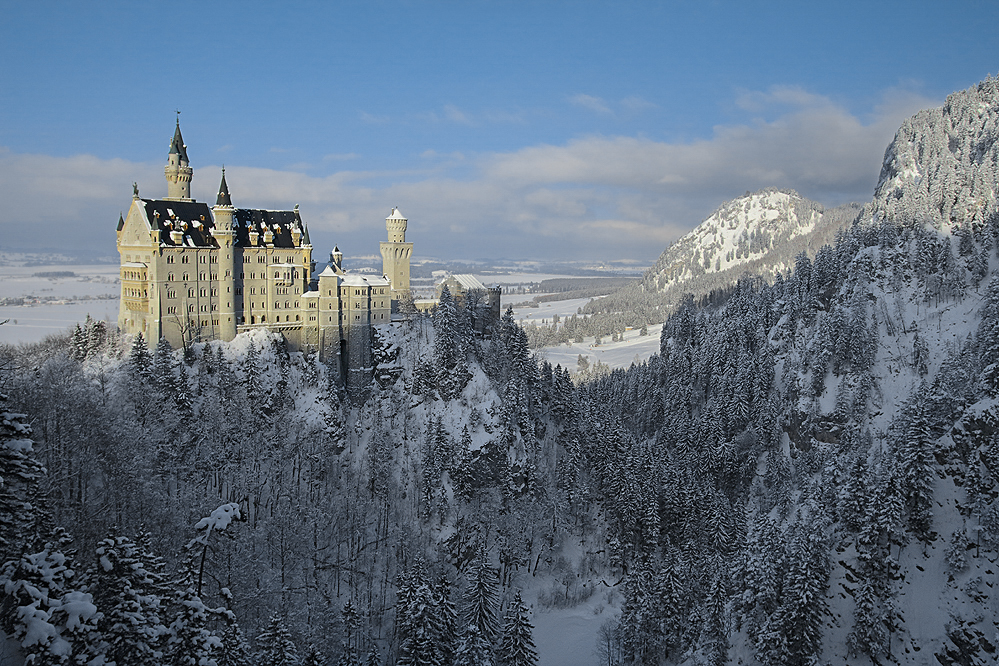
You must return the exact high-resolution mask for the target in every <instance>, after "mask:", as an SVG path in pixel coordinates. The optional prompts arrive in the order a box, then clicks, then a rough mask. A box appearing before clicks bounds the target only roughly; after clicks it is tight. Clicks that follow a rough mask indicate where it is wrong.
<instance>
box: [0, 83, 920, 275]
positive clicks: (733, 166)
mask: <svg viewBox="0 0 999 666" xmlns="http://www.w3.org/2000/svg"><path fill="white" fill-rule="evenodd" d="M629 99H631V102H629V103H630V104H632V105H635V104H645V102H643V101H641V100H640V98H629ZM734 101H735V104H736V106H737V107H738V108H739V109H741V110H742V111H743V112H745V113H748V114H750V116H749V118H748V119H747V120H744V121H743V122H741V123H737V124H731V125H723V126H717V127H715V128H714V131H713V133H712V135H711V136H710V137H707V138H703V139H700V140H696V141H691V142H685V143H669V142H664V141H657V140H653V139H650V138H646V137H642V136H604V135H593V136H582V137H578V138H576V139H574V140H572V141H569V142H567V143H565V144H563V145H534V146H529V147H525V148H523V149H520V150H517V151H513V152H505V153H488V154H479V155H476V156H463V158H462V159H460V160H458V159H450V160H444V161H441V162H434V164H432V165H429V166H428V160H427V159H425V158H426V155H425V156H424V159H421V158H420V157H416V156H414V158H413V160H412V162H411V164H410V165H409V167H410V168H408V169H406V170H386V171H381V172H364V171H347V170H343V171H338V172H336V173H333V174H331V175H328V176H315V175H310V174H307V173H300V172H294V171H279V170H271V169H259V168H248V167H239V166H238V165H227V167H226V177H227V181H228V183H229V186H230V190H231V192H232V196H233V201H234V203H235V204H236V205H237V206H246V207H269V208H290V207H292V206H293V205H294V204H296V203H298V204H300V205H301V209H302V213H303V216H304V217H305V219H306V220H307V221H308V223H309V228H310V232H311V235H312V239H313V244H314V245H315V246H316V248H317V256H320V257H321V256H322V255H323V254H324V253H325V252H326V251H327V250H328V246H332V244H333V243H338V244H339V245H340V247H341V249H343V250H344V251H345V253H347V254H348V255H366V254H374V253H376V252H377V250H376V248H377V245H376V243H377V242H378V241H379V240H381V239H382V238H383V236H384V233H385V228H384V218H385V217H386V215H388V213H389V211H390V209H391V207H393V206H399V207H400V208H401V209H402V211H403V213H404V214H406V215H407V216H408V217H409V219H410V225H409V232H408V237H409V238H410V239H412V240H413V241H414V242H415V243H416V252H417V255H418V256H424V257H427V256H434V257H440V258H465V259H475V258H489V259H500V258H524V259H586V260H600V259H613V260H620V259H634V260H639V261H645V262H651V261H652V260H654V259H655V258H656V256H658V254H659V253H660V252H661V251H662V250H663V248H665V246H666V245H667V244H668V243H669V242H671V241H672V240H674V239H675V238H677V237H679V236H680V235H682V234H683V233H685V232H686V231H688V230H689V229H691V228H693V227H694V226H696V225H697V224H698V223H699V222H700V221H701V220H702V219H704V218H705V217H707V216H708V215H710V213H711V212H712V211H713V210H714V208H715V207H717V206H718V205H720V204H721V203H723V202H725V201H727V200H729V199H731V198H733V197H735V196H738V195H740V194H742V193H743V192H744V191H746V190H756V189H759V188H763V187H769V186H775V187H785V188H793V189H795V190H797V191H798V192H800V193H801V194H802V195H804V196H806V197H809V198H811V199H815V200H816V201H819V202H820V203H823V204H826V205H838V204H840V203H844V202H846V201H866V200H868V199H870V197H871V194H872V192H873V189H874V186H875V184H876V181H877V176H878V173H879V171H880V168H881V159H882V156H883V154H884V150H885V148H886V146H887V145H888V143H889V142H890V141H891V138H892V136H893V135H894V133H895V130H896V129H897V128H898V126H899V124H900V123H901V122H902V120H903V119H904V118H906V117H908V116H909V115H911V114H913V113H915V112H916V111H917V110H919V109H921V108H926V107H929V106H934V105H935V104H937V103H938V102H936V101H934V100H929V99H926V98H924V97H921V96H919V95H916V94H914V93H910V92H906V91H900V90H892V91H888V92H886V93H885V94H884V95H883V96H882V98H881V100H880V101H879V102H878V104H877V105H876V106H875V107H874V108H872V109H871V110H870V111H869V112H867V113H865V114H858V113H854V112H851V111H849V110H847V109H846V108H844V107H843V106H841V105H838V104H836V103H835V102H833V101H832V100H830V99H828V98H826V97H823V96H821V95H816V94H814V93H810V92H808V91H805V90H802V89H799V88H793V87H774V88H771V89H769V90H766V91H749V92H744V93H742V94H740V95H739V96H738V97H737V98H736V99H735V100H734ZM573 102H574V103H576V104H580V105H584V106H588V107H589V108H591V109H592V110H594V111H596V112H602V111H601V108H600V105H601V104H604V103H603V102H602V100H599V99H597V98H590V97H588V96H585V95H579V96H577V98H576V99H574V100H573ZM605 108H606V106H605ZM448 113H450V114H452V119H453V120H456V121H461V118H457V117H453V114H457V113H460V112H458V111H457V109H450V110H449V111H448ZM353 157H354V156H353V155H344V156H341V155H335V156H328V157H327V160H326V163H327V164H330V163H332V165H333V166H339V164H338V163H339V162H342V161H348V162H349V160H350V159H352V158H353ZM430 161H432V160H430ZM194 166H195V175H194V183H193V194H194V196H195V197H196V198H197V199H199V200H205V201H209V202H212V201H214V193H215V191H216V188H217V186H218V175H217V174H218V173H219V167H218V165H199V164H196V165H194ZM162 169H163V167H162V165H155V164H145V163H135V162H129V161H127V160H121V159H115V160H100V159H98V158H96V157H92V156H87V155H79V156H73V157H51V156H45V155H28V154H16V153H12V152H10V151H5V150H3V149H2V148H0V197H2V198H3V201H4V202H5V205H4V207H3V209H2V210H0V239H2V240H0V247H2V248H5V249H41V248H81V249H86V250H90V251H94V252H97V253H98V254H104V255H113V254H114V233H113V230H114V228H115V223H116V222H117V219H118V212H119V211H120V210H124V209H127V207H128V205H129V204H130V201H131V187H130V185H131V183H132V181H133V180H134V181H138V182H139V184H140V186H141V187H142V190H141V194H142V195H143V196H145V197H160V196H163V195H164V194H165V189H166V188H165V184H164V183H163V181H162V178H163V170H162Z"/></svg>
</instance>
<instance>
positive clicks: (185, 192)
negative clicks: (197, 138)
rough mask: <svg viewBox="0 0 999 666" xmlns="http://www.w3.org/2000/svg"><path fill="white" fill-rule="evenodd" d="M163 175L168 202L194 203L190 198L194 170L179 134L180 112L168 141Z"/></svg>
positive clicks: (182, 138)
mask: <svg viewBox="0 0 999 666" xmlns="http://www.w3.org/2000/svg"><path fill="white" fill-rule="evenodd" d="M163 173H164V174H165V175H166V180H167V195H166V198H167V199H168V200H172V201H194V200H193V199H192V198H191V178H192V177H193V176H194V169H192V168H191V164H190V161H189V160H188V159H187V146H185V145H184V137H183V136H181V134H180V111H178V112H177V127H176V128H175V129H174V131H173V139H171V140H170V153H169V154H168V155H167V163H166V166H165V167H163Z"/></svg>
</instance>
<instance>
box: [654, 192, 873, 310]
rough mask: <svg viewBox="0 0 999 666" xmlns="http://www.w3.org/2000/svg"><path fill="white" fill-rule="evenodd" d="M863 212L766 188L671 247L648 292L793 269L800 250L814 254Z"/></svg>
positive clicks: (725, 208) (730, 206)
mask: <svg viewBox="0 0 999 666" xmlns="http://www.w3.org/2000/svg"><path fill="white" fill-rule="evenodd" d="M859 212H860V206H858V205H857V204H847V205H845V206H840V207H838V208H832V209H828V210H827V209H825V208H824V207H823V206H822V205H821V204H819V203H816V202H814V201H811V200H809V199H805V198H804V197H802V196H801V195H799V194H798V193H797V192H795V191H794V190H780V189H775V188H767V189H764V190H760V191H759V192H754V193H752V194H750V193H748V192H747V193H746V194H745V195H743V196H741V197H738V198H736V199H733V200H732V201H729V202H728V203H725V204H723V205H722V206H720V207H719V208H718V210H716V211H715V212H714V213H712V214H711V215H710V216H709V217H708V218H707V219H706V220H704V221H703V222H701V223H700V224H699V225H697V227H696V228H694V229H693V230H692V231H691V232H690V233H688V234H687V235H685V236H683V237H682V238H680V239H679V240H678V241H676V242H675V243H673V244H672V245H670V246H669V247H668V248H666V250H665V251H664V252H663V253H662V255H660V257H659V259H658V261H656V264H655V266H654V267H653V268H652V269H651V270H650V271H649V272H648V273H647V274H646V275H645V277H644V278H643V284H644V286H645V288H646V289H649V290H653V291H664V290H666V289H668V288H671V289H675V288H677V287H681V286H682V285H686V286H684V287H683V288H684V289H686V290H688V291H699V289H697V283H698V282H703V283H708V282H709V283H711V284H716V283H717V280H710V281H706V280H703V277H704V276H712V275H716V276H721V275H723V274H724V275H725V276H727V277H728V279H730V280H733V281H734V280H735V279H737V278H738V277H739V276H740V275H742V274H743V273H745V272H749V273H751V274H761V273H767V274H773V273H774V272H775V271H786V270H787V269H789V268H791V267H792V266H793V265H794V258H795V255H796V254H798V253H799V252H801V251H805V252H808V253H809V254H811V255H814V254H815V251H816V250H818V248H819V247H821V246H822V245H824V244H826V243H828V242H830V241H831V240H832V239H833V238H834V237H835V235H836V232H837V231H838V230H840V229H842V228H843V227H845V226H846V225H848V224H850V222H852V221H853V219H854V218H856V216H857V214H858V213H859Z"/></svg>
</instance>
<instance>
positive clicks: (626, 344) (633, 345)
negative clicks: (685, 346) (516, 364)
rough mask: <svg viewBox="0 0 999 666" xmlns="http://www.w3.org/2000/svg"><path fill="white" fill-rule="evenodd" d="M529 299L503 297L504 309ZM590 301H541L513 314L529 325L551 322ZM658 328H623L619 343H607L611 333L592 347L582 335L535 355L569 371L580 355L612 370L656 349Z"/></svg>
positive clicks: (659, 327)
mask: <svg viewBox="0 0 999 666" xmlns="http://www.w3.org/2000/svg"><path fill="white" fill-rule="evenodd" d="M529 298H531V297H529V296H525V295H524V294H511V295H510V296H504V297H503V308H504V309H505V308H506V306H507V305H512V304H514V303H523V302H524V301H525V300H529ZM591 300H592V299H590V298H571V299H568V300H564V301H552V302H549V303H541V304H540V305H539V306H538V307H536V308H523V307H522V308H514V311H513V317H514V319H516V320H517V321H518V322H520V323H521V324H529V323H530V322H536V323H538V324H551V322H552V319H553V318H554V317H555V315H558V316H559V318H560V319H565V318H566V317H571V316H572V315H574V314H576V313H577V311H578V310H579V308H581V307H582V306H584V305H586V304H587V303H589V302H590V301H591ZM660 331H662V324H657V325H655V326H649V334H648V335H644V336H643V335H639V331H638V329H635V330H632V331H626V332H625V334H624V340H623V341H621V342H610V341H609V340H610V336H604V341H603V342H601V344H600V346H598V347H594V346H593V342H594V339H593V338H584V340H583V342H581V343H573V344H570V345H558V346H557V347H545V348H544V349H541V350H539V351H538V355H539V356H540V357H542V358H545V359H547V360H548V362H549V363H551V364H552V365H561V366H562V367H563V368H565V369H567V370H569V371H570V372H576V365H577V362H578V360H579V357H580V355H582V356H586V357H588V358H587V360H588V361H589V363H590V365H591V366H592V365H595V364H596V363H597V362H598V361H599V362H601V363H603V364H605V365H607V366H609V367H610V368H611V370H613V369H615V368H627V367H628V366H630V365H631V364H632V363H641V362H642V361H645V360H648V358H649V357H650V356H652V355H653V354H656V353H658V352H659V333H660Z"/></svg>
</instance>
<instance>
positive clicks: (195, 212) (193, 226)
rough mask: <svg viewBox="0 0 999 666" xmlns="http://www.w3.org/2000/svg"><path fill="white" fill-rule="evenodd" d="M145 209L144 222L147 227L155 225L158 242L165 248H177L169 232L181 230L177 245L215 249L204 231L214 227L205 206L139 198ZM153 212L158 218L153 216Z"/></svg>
mask: <svg viewBox="0 0 999 666" xmlns="http://www.w3.org/2000/svg"><path fill="white" fill-rule="evenodd" d="M142 204H143V205H144V206H145V208H146V219H148V220H149V224H151V225H153V226H158V227H159V230H160V242H161V243H164V244H166V245H177V243H174V242H173V240H172V239H171V238H170V232H171V231H182V232H184V237H183V240H182V242H181V244H182V245H185V246H187V247H218V246H219V244H218V241H216V240H215V239H214V238H213V237H212V235H211V234H210V233H205V231H206V230H211V229H214V228H215V220H213V219H212V211H211V209H210V208H209V207H208V204H206V203H200V202H198V201H166V200H164V199H142ZM157 213H159V216H158V217H157Z"/></svg>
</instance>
